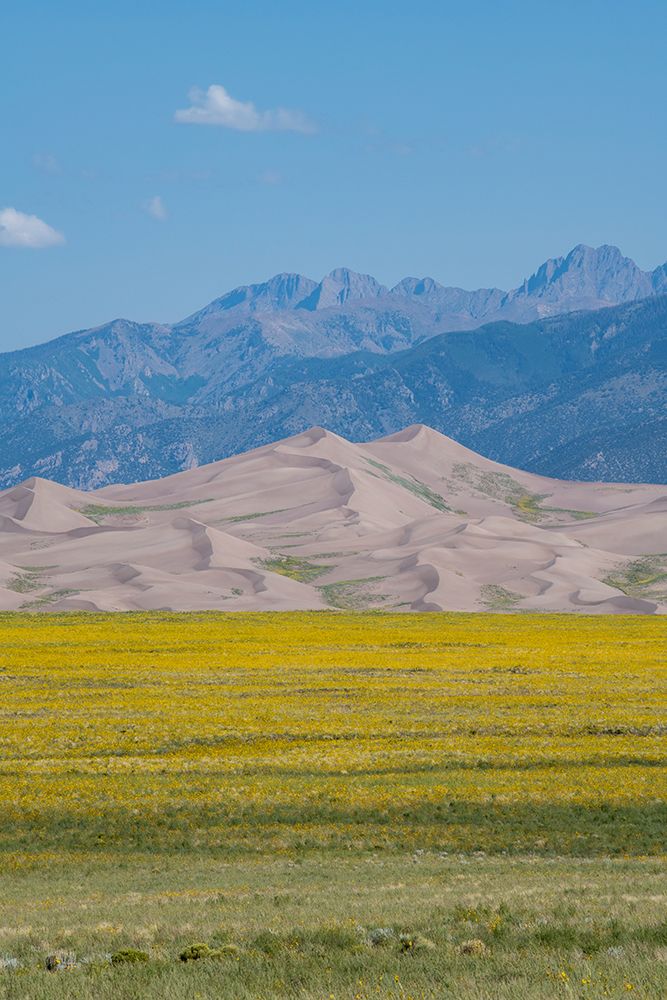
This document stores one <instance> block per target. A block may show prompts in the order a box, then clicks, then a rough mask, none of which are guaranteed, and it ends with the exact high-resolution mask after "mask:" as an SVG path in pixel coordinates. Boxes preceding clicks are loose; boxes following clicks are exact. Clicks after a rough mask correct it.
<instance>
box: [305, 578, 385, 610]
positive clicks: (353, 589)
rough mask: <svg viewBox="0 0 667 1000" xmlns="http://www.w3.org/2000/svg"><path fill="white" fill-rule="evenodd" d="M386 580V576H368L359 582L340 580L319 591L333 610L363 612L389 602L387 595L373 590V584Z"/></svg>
mask: <svg viewBox="0 0 667 1000" xmlns="http://www.w3.org/2000/svg"><path fill="white" fill-rule="evenodd" d="M384 579H385V577H384V576H366V577H361V578H360V579H358V580H339V581H338V582H337V583H324V584H322V586H321V587H320V588H319V590H320V593H321V594H322V597H323V598H324V600H325V601H326V602H327V604H328V605H329V606H330V607H332V608H341V609H342V610H345V611H355V610H363V609H364V608H370V607H373V606H374V605H376V604H381V603H383V602H384V601H387V600H389V597H388V595H387V594H378V593H376V592H375V590H374V588H373V584H375V583H378V582H379V581H380V580H384Z"/></svg>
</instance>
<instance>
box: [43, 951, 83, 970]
mask: <svg viewBox="0 0 667 1000" xmlns="http://www.w3.org/2000/svg"><path fill="white" fill-rule="evenodd" d="M44 965H45V967H46V969H47V970H48V971H49V972H65V971H67V970H68V969H75V968H76V957H75V956H74V955H73V954H72V953H71V952H70V951H56V952H54V953H53V955H47V956H46V959H45V961H44Z"/></svg>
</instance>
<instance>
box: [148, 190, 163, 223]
mask: <svg viewBox="0 0 667 1000" xmlns="http://www.w3.org/2000/svg"><path fill="white" fill-rule="evenodd" d="M144 208H145V209H146V211H147V212H148V214H149V215H151V216H152V217H153V218H154V219H157V220H158V222H164V220H165V219H166V218H167V209H166V207H165V204H164V202H163V201H162V198H161V197H160V195H159V194H156V195H155V197H154V198H150V199H149V200H148V201H147V202H146V204H145V205H144Z"/></svg>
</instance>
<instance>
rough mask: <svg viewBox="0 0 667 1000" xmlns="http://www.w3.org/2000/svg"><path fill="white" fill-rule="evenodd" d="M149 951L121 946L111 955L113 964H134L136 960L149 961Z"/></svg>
mask: <svg viewBox="0 0 667 1000" xmlns="http://www.w3.org/2000/svg"><path fill="white" fill-rule="evenodd" d="M147 961H148V953H147V952H145V951H140V949H139V948H121V949H120V951H115V952H114V953H113V955H112V956H111V964H112V965H132V964H133V963H135V962H147Z"/></svg>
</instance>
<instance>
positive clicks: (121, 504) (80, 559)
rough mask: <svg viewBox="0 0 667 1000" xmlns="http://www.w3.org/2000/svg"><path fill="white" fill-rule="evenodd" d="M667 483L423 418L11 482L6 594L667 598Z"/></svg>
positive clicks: (254, 605)
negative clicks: (194, 461)
mask: <svg viewBox="0 0 667 1000" xmlns="http://www.w3.org/2000/svg"><path fill="white" fill-rule="evenodd" d="M666 553H667V493H666V491H665V487H664V486H662V487H661V486H651V485H635V484H633V485H626V484H622V483H621V484H608V483H605V484H595V483H575V482H560V481H558V480H550V479H545V478H544V477H541V476H535V475H532V474H531V473H527V472H522V471H520V470H516V469H511V468H508V467H507V466H502V465H499V464H498V463H495V462H492V461H490V460H489V459H486V458H483V457H482V456H480V455H476V454H475V453H474V452H471V451H470V450H469V449H467V448H464V447H463V446H462V445H460V444H457V442H455V441H452V440H451V439H449V438H447V437H445V436H444V435H442V434H439V433H438V432H437V431H433V430H431V429H430V428H428V427H423V426H421V425H416V426H413V427H408V428H406V429H405V430H403V431H401V432H400V433H398V434H393V435H390V436H389V437H385V438H382V439H380V440H378V441H373V442H370V443H368V444H352V443H351V442H349V441H346V440H345V439H343V438H341V437H339V436H338V435H336V434H332V433H330V432H328V431H326V430H324V429H322V428H318V427H315V428H311V429H310V430H309V431H306V432H304V433H302V434H298V435H296V436H294V437H292V438H288V439H286V440H284V441H279V442H276V443H275V444H271V445H266V446H264V447H262V448H257V449H255V450H253V451H250V452H248V453H246V454H244V455H238V456H235V457H233V458H229V459H225V460H223V461H221V462H215V463H213V464H211V465H208V466H203V467H201V468H196V469H191V470H188V471H186V472H180V473H177V474H176V475H173V476H169V477H167V478H165V479H162V480H156V481H149V482H144V483H133V484H128V485H118V486H112V487H107V488H106V489H102V490H98V491H96V492H93V493H83V492H80V491H77V490H71V489H68V488H66V487H64V486H60V485H58V484H56V483H51V482H49V481H47V480H43V479H30V480H27V481H26V482H25V483H21V484H19V485H17V486H15V487H13V488H12V489H9V490H5V491H4V492H2V493H0V608H2V609H5V610H18V609H21V608H23V609H25V608H27V609H34V610H64V609H89V610H134V609H158V608H170V609H183V610H186V609H205V608H219V609H222V610H252V609H257V610H259V609H289V608H303V609H307V608H323V607H339V608H365V607H378V608H386V609H400V610H414V611H431V610H433V611H435V610H443V609H444V610H484V609H487V610H517V611H576V612H586V613H615V614H618V613H644V614H662V613H665V611H667V555H666Z"/></svg>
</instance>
